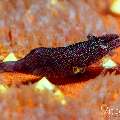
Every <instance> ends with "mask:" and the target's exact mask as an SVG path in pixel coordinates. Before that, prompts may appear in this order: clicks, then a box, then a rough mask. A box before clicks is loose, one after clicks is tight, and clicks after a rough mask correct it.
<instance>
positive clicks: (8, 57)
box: [3, 53, 17, 62]
mask: <svg viewBox="0 0 120 120" xmlns="http://www.w3.org/2000/svg"><path fill="white" fill-rule="evenodd" d="M7 61H17V58H16V57H15V55H14V53H10V54H9V55H8V56H7V57H6V58H5V59H4V60H3V62H7Z"/></svg>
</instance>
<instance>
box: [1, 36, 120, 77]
mask: <svg viewBox="0 0 120 120" xmlns="http://www.w3.org/2000/svg"><path fill="white" fill-rule="evenodd" d="M87 38H88V41H84V42H79V43H76V44H73V45H69V46H66V47H57V48H44V47H41V48H36V49H33V50H32V51H31V52H30V53H29V54H28V55H26V56H25V57H24V58H22V59H20V60H18V61H12V62H5V63H1V64H0V71H1V72H4V71H15V72H23V73H29V74H34V75H41V76H48V77H49V76H56V75H58V76H69V75H74V74H75V73H74V71H73V68H74V67H79V68H84V67H87V66H89V65H91V64H92V63H94V62H96V61H97V60H99V59H101V58H102V57H103V56H105V55H106V54H108V53H109V52H110V51H111V50H112V49H115V48H117V47H119V46H120V38H119V35H117V34H106V35H102V36H99V37H97V36H93V35H88V36H87Z"/></svg>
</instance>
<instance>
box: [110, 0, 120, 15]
mask: <svg viewBox="0 0 120 120" xmlns="http://www.w3.org/2000/svg"><path fill="white" fill-rule="evenodd" d="M110 10H111V12H113V13H115V14H119V15H120V0H113V3H112V4H111V7H110Z"/></svg>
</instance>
